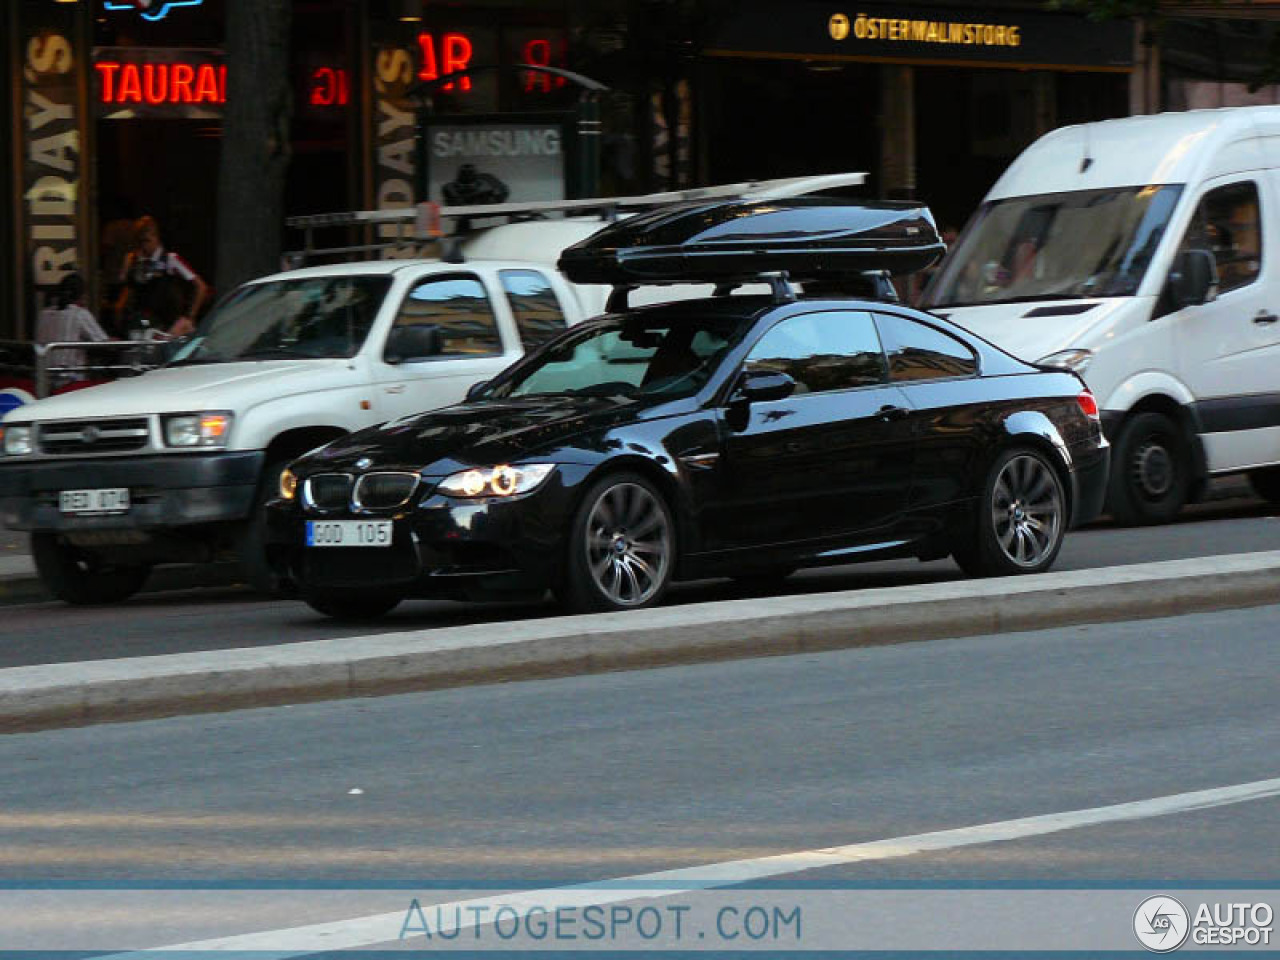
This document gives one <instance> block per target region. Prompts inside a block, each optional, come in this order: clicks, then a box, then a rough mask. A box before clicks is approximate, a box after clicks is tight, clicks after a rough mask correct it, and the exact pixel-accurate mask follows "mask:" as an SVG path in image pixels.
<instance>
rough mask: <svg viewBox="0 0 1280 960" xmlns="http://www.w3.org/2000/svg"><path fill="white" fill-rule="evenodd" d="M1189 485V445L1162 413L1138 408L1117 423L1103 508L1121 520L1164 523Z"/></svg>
mask: <svg viewBox="0 0 1280 960" xmlns="http://www.w3.org/2000/svg"><path fill="white" fill-rule="evenodd" d="M1190 490H1191V449H1190V445H1189V444H1188V442H1187V438H1186V435H1185V434H1184V433H1183V431H1182V428H1181V427H1179V426H1178V424H1176V423H1175V422H1174V421H1173V420H1171V419H1170V418H1169V417H1167V416H1165V415H1164V414H1163V413H1140V414H1138V415H1137V416H1135V417H1131V418H1130V419H1129V420H1128V421H1126V422H1125V424H1124V426H1122V427H1121V428H1120V433H1119V434H1118V435H1117V436H1116V442H1115V446H1114V447H1113V449H1112V452H1111V482H1110V486H1109V487H1108V489H1107V512H1108V513H1110V514H1111V516H1112V517H1113V518H1114V519H1115V521H1116V522H1117V523H1120V524H1123V525H1124V526H1145V525H1148V524H1154V523H1168V522H1169V521H1170V520H1172V519H1173V518H1174V517H1176V516H1177V515H1178V512H1179V511H1180V510H1182V507H1183V505H1184V504H1186V502H1187V495H1188V493H1189V492H1190Z"/></svg>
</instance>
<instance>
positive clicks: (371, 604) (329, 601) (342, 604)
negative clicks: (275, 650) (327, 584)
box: [302, 589, 404, 620]
mask: <svg viewBox="0 0 1280 960" xmlns="http://www.w3.org/2000/svg"><path fill="white" fill-rule="evenodd" d="M302 599H303V600H305V601H306V603H307V606H309V607H310V608H311V609H312V610H314V611H316V612H317V613H323V614H324V615H325V616H326V617H332V618H333V619H335V620H376V619H377V618H378V617H381V616H383V615H384V614H387V613H390V612H391V611H392V610H394V609H395V608H396V607H397V606H399V605H400V602H401V601H402V600H404V595H403V594H400V593H396V592H394V591H391V590H352V589H329V590H324V591H316V592H312V591H308V592H306V593H304V594H303V596H302Z"/></svg>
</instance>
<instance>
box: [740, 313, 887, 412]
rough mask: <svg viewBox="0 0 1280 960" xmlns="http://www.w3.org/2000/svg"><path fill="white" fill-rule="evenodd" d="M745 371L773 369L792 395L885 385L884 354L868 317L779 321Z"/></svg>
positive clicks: (827, 315) (836, 315) (816, 316)
mask: <svg viewBox="0 0 1280 960" xmlns="http://www.w3.org/2000/svg"><path fill="white" fill-rule="evenodd" d="M746 369H748V370H776V371H778V372H780V373H785V374H788V375H789V376H791V377H792V378H793V379H794V380H795V381H796V393H822V392H825V391H827V390H847V389H849V388H850V387H865V386H868V385H870V384H876V383H883V382H884V380H885V361H884V353H883V352H882V351H881V349H880V339H879V338H878V337H877V336H876V328H875V324H874V323H873V322H872V320H871V314H869V313H862V312H861V311H853V310H849V311H843V310H842V311H832V312H830V313H806V314H801V315H800V316H796V317H788V318H787V319H786V320H783V321H782V322H781V323H779V324H778V325H777V326H775V327H774V328H773V329H771V330H770V331H769V332H768V333H766V334H765V335H764V336H763V337H761V338H760V341H759V342H758V343H757V344H756V345H755V347H753V348H752V350H751V354H750V356H748V357H747V362H746Z"/></svg>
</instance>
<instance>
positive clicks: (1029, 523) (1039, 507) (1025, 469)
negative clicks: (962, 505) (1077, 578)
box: [952, 447, 1070, 577]
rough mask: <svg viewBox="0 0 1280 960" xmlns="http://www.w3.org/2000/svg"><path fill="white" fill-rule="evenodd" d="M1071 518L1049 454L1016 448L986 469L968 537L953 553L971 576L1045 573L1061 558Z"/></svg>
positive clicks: (956, 544)
mask: <svg viewBox="0 0 1280 960" xmlns="http://www.w3.org/2000/svg"><path fill="white" fill-rule="evenodd" d="M1069 519H1070V505H1069V503H1068V501H1067V495H1066V491H1065V488H1064V487H1063V485H1062V478H1061V477H1060V476H1059V475H1058V471H1057V470H1056V469H1055V468H1054V465H1053V463H1052V462H1051V461H1050V460H1049V458H1048V456H1046V455H1045V454H1043V453H1041V452H1040V451H1039V450H1035V449H1032V448H1031V447H1013V448H1010V449H1008V450H1005V451H1003V452H1002V453H1001V454H1000V455H999V456H997V457H996V459H995V461H994V462H993V463H992V464H991V468H990V469H989V470H988V471H987V478H986V480H985V481H984V482H983V485H982V493H981V495H980V497H979V499H978V503H977V506H976V508H975V512H974V517H973V522H972V524H971V525H970V528H969V531H968V535H967V536H966V538H965V539H964V540H963V541H960V542H957V543H955V544H954V545H953V549H952V556H953V557H955V561H956V563H957V564H959V565H960V569H961V570H963V571H964V572H965V573H967V574H969V575H970V576H972V577H1005V576H1012V575H1014V574H1024V573H1044V572H1045V571H1046V570H1048V569H1049V568H1050V567H1051V566H1053V562H1054V560H1056V559H1057V558H1058V552H1059V551H1060V550H1061V549H1062V541H1063V539H1064V538H1065V537H1066V533H1067V523H1068V521H1069Z"/></svg>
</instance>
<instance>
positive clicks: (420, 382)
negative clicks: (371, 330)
mask: <svg viewBox="0 0 1280 960" xmlns="http://www.w3.org/2000/svg"><path fill="white" fill-rule="evenodd" d="M409 326H417V327H421V328H423V329H424V330H427V331H430V330H434V331H435V333H434V334H433V335H432V336H430V337H429V338H427V340H425V341H420V342H429V341H434V343H432V344H431V350H430V352H429V353H428V354H427V355H425V356H415V357H412V358H408V359H399V358H396V357H393V356H391V355H389V352H388V347H390V346H391V342H392V339H393V338H394V337H396V330H397V329H398V328H401V327H409ZM509 326H510V323H505V324H500V323H499V317H498V313H497V311H496V310H495V305H494V300H493V298H491V297H490V295H489V291H488V290H487V288H486V286H485V283H484V281H483V280H482V279H481V277H480V276H478V275H477V274H475V273H471V272H469V271H458V272H456V273H447V274H440V273H434V274H429V275H427V276H425V277H423V278H421V279H420V280H417V281H415V282H414V283H413V285H412V286H411V287H410V288H409V292H408V293H407V294H405V297H404V300H403V301H402V302H401V304H400V309H399V310H398V311H397V313H396V318H395V321H394V322H393V324H392V326H391V329H390V331H389V332H388V334H387V340H386V341H385V342H384V344H383V348H382V350H381V351H380V352H379V354H378V355H377V356H376V357H375V358H374V361H373V380H374V382H375V390H376V397H377V399H376V401H375V403H376V407H377V412H378V415H379V416H380V417H382V418H385V419H388V420H392V419H395V418H397V417H403V416H407V415H409V414H412V413H421V412H422V411H424V410H434V409H436V408H437V407H444V406H448V405H450V404H453V403H457V402H458V401H460V400H462V399H463V397H465V396H466V393H467V390H468V388H470V387H471V385H472V384H475V383H478V382H480V381H481V380H488V379H490V378H492V377H493V376H495V375H497V374H498V373H499V372H500V371H501V370H503V369H505V368H506V367H507V365H508V364H510V363H511V362H512V361H513V360H515V359H516V358H518V357H519V356H520V353H521V351H520V345H519V343H517V342H512V341H514V332H513V331H509V330H506V329H504V328H506V327H509Z"/></svg>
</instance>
